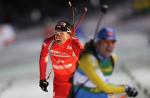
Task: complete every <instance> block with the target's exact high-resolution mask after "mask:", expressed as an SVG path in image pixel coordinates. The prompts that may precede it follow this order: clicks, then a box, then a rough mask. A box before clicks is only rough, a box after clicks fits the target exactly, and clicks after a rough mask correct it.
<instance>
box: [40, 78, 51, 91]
mask: <svg viewBox="0 0 150 98" xmlns="http://www.w3.org/2000/svg"><path fill="white" fill-rule="evenodd" d="M48 85H49V83H48V82H47V81H46V80H40V83H39V86H40V87H41V89H42V90H43V91H45V92H48V90H47V87H48Z"/></svg>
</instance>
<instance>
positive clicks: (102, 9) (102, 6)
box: [94, 4, 108, 39]
mask: <svg viewBox="0 0 150 98" xmlns="http://www.w3.org/2000/svg"><path fill="white" fill-rule="evenodd" d="M107 9H108V5H105V4H104V5H101V9H100V16H99V19H98V22H97V25H96V29H95V34H94V39H95V37H96V36H97V33H98V30H99V27H100V25H101V22H102V19H103V16H104V14H105V13H106V12H107Z"/></svg>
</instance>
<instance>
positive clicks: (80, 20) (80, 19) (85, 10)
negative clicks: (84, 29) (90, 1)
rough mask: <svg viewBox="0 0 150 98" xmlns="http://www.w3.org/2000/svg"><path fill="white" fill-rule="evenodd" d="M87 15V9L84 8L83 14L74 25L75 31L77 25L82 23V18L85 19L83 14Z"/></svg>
mask: <svg viewBox="0 0 150 98" xmlns="http://www.w3.org/2000/svg"><path fill="white" fill-rule="evenodd" d="M86 13H87V7H84V12H83V14H82V15H81V16H80V18H79V20H78V22H77V24H76V25H75V30H76V29H77V27H78V26H79V24H80V23H81V22H82V20H83V18H84V17H85V14H86Z"/></svg>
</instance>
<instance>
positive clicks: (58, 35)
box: [55, 31, 69, 44]
mask: <svg viewBox="0 0 150 98" xmlns="http://www.w3.org/2000/svg"><path fill="white" fill-rule="evenodd" d="M68 38H69V34H68V33H67V32H63V31H55V40H56V42H58V43H59V44H63V43H64V42H65V41H66V40H67V39H68Z"/></svg>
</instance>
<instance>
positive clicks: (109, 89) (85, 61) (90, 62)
mask: <svg viewBox="0 0 150 98" xmlns="http://www.w3.org/2000/svg"><path fill="white" fill-rule="evenodd" d="M79 66H80V68H81V69H82V70H83V72H84V73H85V74H86V75H87V77H88V78H89V79H90V80H91V81H92V82H93V83H94V84H95V85H96V86H97V87H98V88H100V90H102V91H104V92H106V93H109V94H114V93H115V94H117V93H124V92H125V87H124V86H114V85H109V84H108V83H106V82H104V81H103V79H102V78H100V77H99V76H98V75H97V73H96V72H95V70H94V69H96V68H97V66H98V61H97V59H96V58H95V57H94V56H93V55H90V54H86V55H83V56H82V57H81V58H80V65H79Z"/></svg>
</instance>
